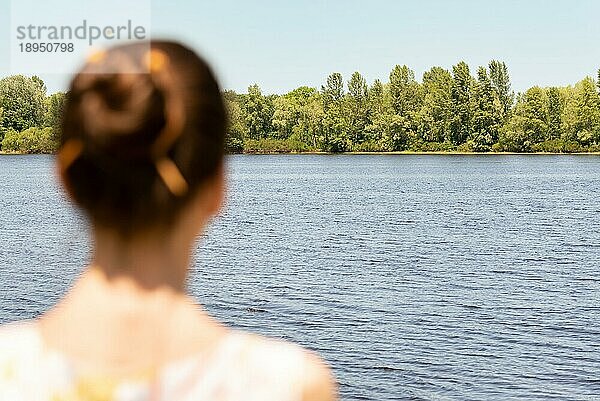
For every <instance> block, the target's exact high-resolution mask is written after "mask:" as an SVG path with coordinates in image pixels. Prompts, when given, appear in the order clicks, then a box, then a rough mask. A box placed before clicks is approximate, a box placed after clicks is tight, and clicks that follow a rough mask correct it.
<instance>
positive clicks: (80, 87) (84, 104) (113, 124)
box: [73, 60, 166, 159]
mask: <svg viewBox="0 0 600 401" xmlns="http://www.w3.org/2000/svg"><path fill="white" fill-rule="evenodd" d="M121 62H122V60H121ZM73 89H74V90H75V91H76V92H77V95H78V97H79V99H80V101H79V103H78V107H79V112H80V115H82V116H85V117H86V118H85V119H84V121H83V131H84V132H85V138H84V140H85V141H86V142H87V143H88V144H90V145H91V150H94V148H95V149H96V150H98V151H99V152H101V153H103V154H106V155H109V156H112V157H115V158H127V159H131V158H137V157H145V156H149V155H150V151H151V149H150V148H151V145H152V143H153V142H154V140H155V139H156V138H157V136H158V135H159V133H160V131H161V130H162V129H163V127H164V125H165V121H166V118H165V97H164V94H163V93H162V92H161V91H160V90H159V89H158V88H157V87H156V86H155V85H154V84H153V82H152V79H151V78H150V76H149V75H148V74H142V73H128V74H123V73H90V74H81V75H80V76H79V79H78V82H77V83H76V84H75V85H74V88H73Z"/></svg>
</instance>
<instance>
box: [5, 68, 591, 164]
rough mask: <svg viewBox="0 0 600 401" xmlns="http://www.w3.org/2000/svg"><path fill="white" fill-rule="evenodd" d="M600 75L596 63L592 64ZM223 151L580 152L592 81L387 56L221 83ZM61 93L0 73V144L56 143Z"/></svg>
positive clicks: (36, 146)
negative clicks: (309, 76)
mask: <svg viewBox="0 0 600 401" xmlns="http://www.w3.org/2000/svg"><path fill="white" fill-rule="evenodd" d="M598 74H599V76H598V78H599V80H600V71H599V73H598ZM223 97H224V100H225V105H226V107H227V111H228V114H229V120H230V124H229V130H228V141H227V146H228V148H229V151H230V152H233V153H237V152H308V151H325V152H346V151H359V152H389V151H465V152H488V151H494V152H586V151H600V82H598V81H596V80H594V79H593V78H591V77H587V78H585V79H583V80H582V81H580V82H578V83H577V84H575V85H574V86H567V87H549V88H541V87H537V86H535V87H532V88H530V89H528V90H527V91H526V92H524V93H519V94H517V95H516V96H515V94H514V92H513V91H512V89H511V83H510V77H509V73H508V69H507V67H506V64H505V63H503V62H499V61H495V60H494V61H491V62H490V63H489V65H488V66H487V67H479V68H478V69H477V71H476V72H475V74H474V75H473V74H472V73H471V70H470V68H469V66H468V65H467V64H466V63H465V62H460V63H458V64H456V65H455V66H453V67H452V69H451V71H449V70H446V69H444V68H441V67H433V68H431V69H430V70H429V71H426V72H425V73H424V74H423V77H422V79H421V81H420V82H419V81H417V79H416V78H415V73H414V71H413V70H411V69H410V68H409V67H407V66H395V67H394V68H393V69H392V71H391V72H390V75H389V80H388V82H385V83H384V82H381V81H380V80H376V81H375V82H373V83H372V84H371V85H369V84H368V83H367V81H366V80H365V78H364V77H363V76H362V75H361V74H360V73H358V72H355V73H354V74H352V76H351V77H350V78H349V79H348V81H344V78H343V77H342V75H341V74H339V73H333V74H331V75H330V76H329V77H327V79H326V81H325V83H324V85H323V86H322V87H321V88H320V89H317V88H311V87H306V86H303V87H300V88H297V89H295V90H293V91H291V92H289V93H286V94H283V95H265V94H263V93H262V91H261V89H260V87H259V86H258V85H251V86H250V87H249V88H248V91H247V93H244V94H238V93H235V92H233V91H226V92H225V93H224V96H223ZM64 100H65V94H64V93H55V94H52V95H50V96H47V95H46V86H45V84H44V82H43V81H42V80H41V79H40V78H38V77H35V76H34V77H31V78H29V77H24V76H22V75H17V76H11V77H8V78H4V79H2V80H0V141H1V146H2V151H4V152H19V153H38V152H44V153H46V152H53V151H54V150H56V147H57V142H58V134H59V129H60V118H61V113H62V109H63V105H64Z"/></svg>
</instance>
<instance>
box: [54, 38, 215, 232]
mask: <svg viewBox="0 0 600 401" xmlns="http://www.w3.org/2000/svg"><path fill="white" fill-rule="evenodd" d="M225 126H226V117H225V110H224V106H223V102H222V99H221V93H220V89H219V86H218V84H217V82H216V80H215V77H214V75H213V73H212V72H211V70H210V68H209V67H208V65H207V64H206V63H205V62H204V61H203V60H202V59H201V58H199V57H198V56H197V55H196V54H195V53H194V52H193V51H191V50H190V49H188V48H186V47H184V46H182V45H180V44H177V43H172V42H151V43H150V44H149V45H148V43H139V44H131V45H125V46H120V47H116V48H113V49H110V50H108V51H106V52H102V53H97V54H96V55H94V56H93V57H91V58H90V60H89V62H88V63H87V64H86V65H85V66H84V67H83V69H82V70H81V71H80V72H79V73H78V74H77V75H76V76H75V77H74V79H73V81H72V83H71V87H70V91H69V93H68V96H67V103H66V106H65V111H64V116H63V126H62V140H61V149H60V150H59V155H58V156H59V157H58V165H59V169H60V171H61V176H62V178H63V180H64V182H65V185H66V187H67V189H68V192H69V193H70V195H71V196H72V198H73V199H74V201H75V202H76V203H77V204H78V205H79V206H80V207H81V208H83V210H84V211H85V212H86V213H87V214H88V216H89V217H90V219H91V221H92V224H94V225H95V226H97V227H101V228H106V229H111V230H114V231H117V232H118V233H120V234H122V235H124V236H132V235H135V234H136V233H138V232H141V231H144V230H147V229H156V228H167V227H169V226H170V225H172V224H173V223H174V222H175V221H176V220H177V217H178V216H179V215H180V213H181V211H182V210H183V209H184V208H185V207H186V206H187V205H188V204H189V203H190V201H191V200H193V199H194V198H195V197H196V196H198V195H199V193H200V192H202V191H204V190H205V189H204V188H205V187H207V184H210V183H211V181H212V180H213V179H214V178H215V177H216V176H217V175H218V174H219V173H220V170H221V165H222V162H223V153H224V140H225Z"/></svg>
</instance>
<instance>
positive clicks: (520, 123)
mask: <svg viewBox="0 0 600 401" xmlns="http://www.w3.org/2000/svg"><path fill="white" fill-rule="evenodd" d="M547 132H548V97H547V94H546V91H545V90H544V89H543V88H540V87H539V86H534V87H533V88H530V89H528V90H527V92H525V93H524V94H523V95H522V96H520V97H519V98H518V100H517V105H516V106H515V110H514V112H513V114H512V116H511V118H510V120H509V122H508V124H507V125H506V126H505V127H504V128H503V129H502V130H501V133H500V139H499V148H500V149H501V150H505V151H511V152H528V151H531V150H532V146H533V145H534V144H536V143H539V142H543V141H545V140H546V138H547V137H546V134H547Z"/></svg>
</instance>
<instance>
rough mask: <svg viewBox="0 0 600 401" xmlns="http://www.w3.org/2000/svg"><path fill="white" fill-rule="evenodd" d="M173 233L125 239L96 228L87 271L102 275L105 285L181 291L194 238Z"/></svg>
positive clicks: (183, 286) (140, 290)
mask: <svg viewBox="0 0 600 401" xmlns="http://www.w3.org/2000/svg"><path fill="white" fill-rule="evenodd" d="M176 234H177V233H173V232H169V233H159V232H153V233H148V234H146V235H138V236H136V237H135V238H133V239H128V240H124V239H122V238H121V237H119V236H117V235H115V234H114V233H112V232H108V231H105V230H98V229H97V230H95V231H94V251H93V257H92V265H91V267H90V269H91V270H93V271H96V272H99V273H101V274H102V275H103V276H104V278H105V279H106V281H107V283H112V284H114V285H116V286H119V285H120V286H122V285H126V286H129V287H131V289H132V290H136V291H139V292H142V293H143V292H152V291H154V290H157V289H162V290H165V289H168V290H171V291H174V292H184V290H185V284H186V279H187V274H188V267H189V263H190V256H191V255H190V253H191V248H192V244H193V237H192V238H189V237H185V236H180V235H179V236H178V235H176Z"/></svg>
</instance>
